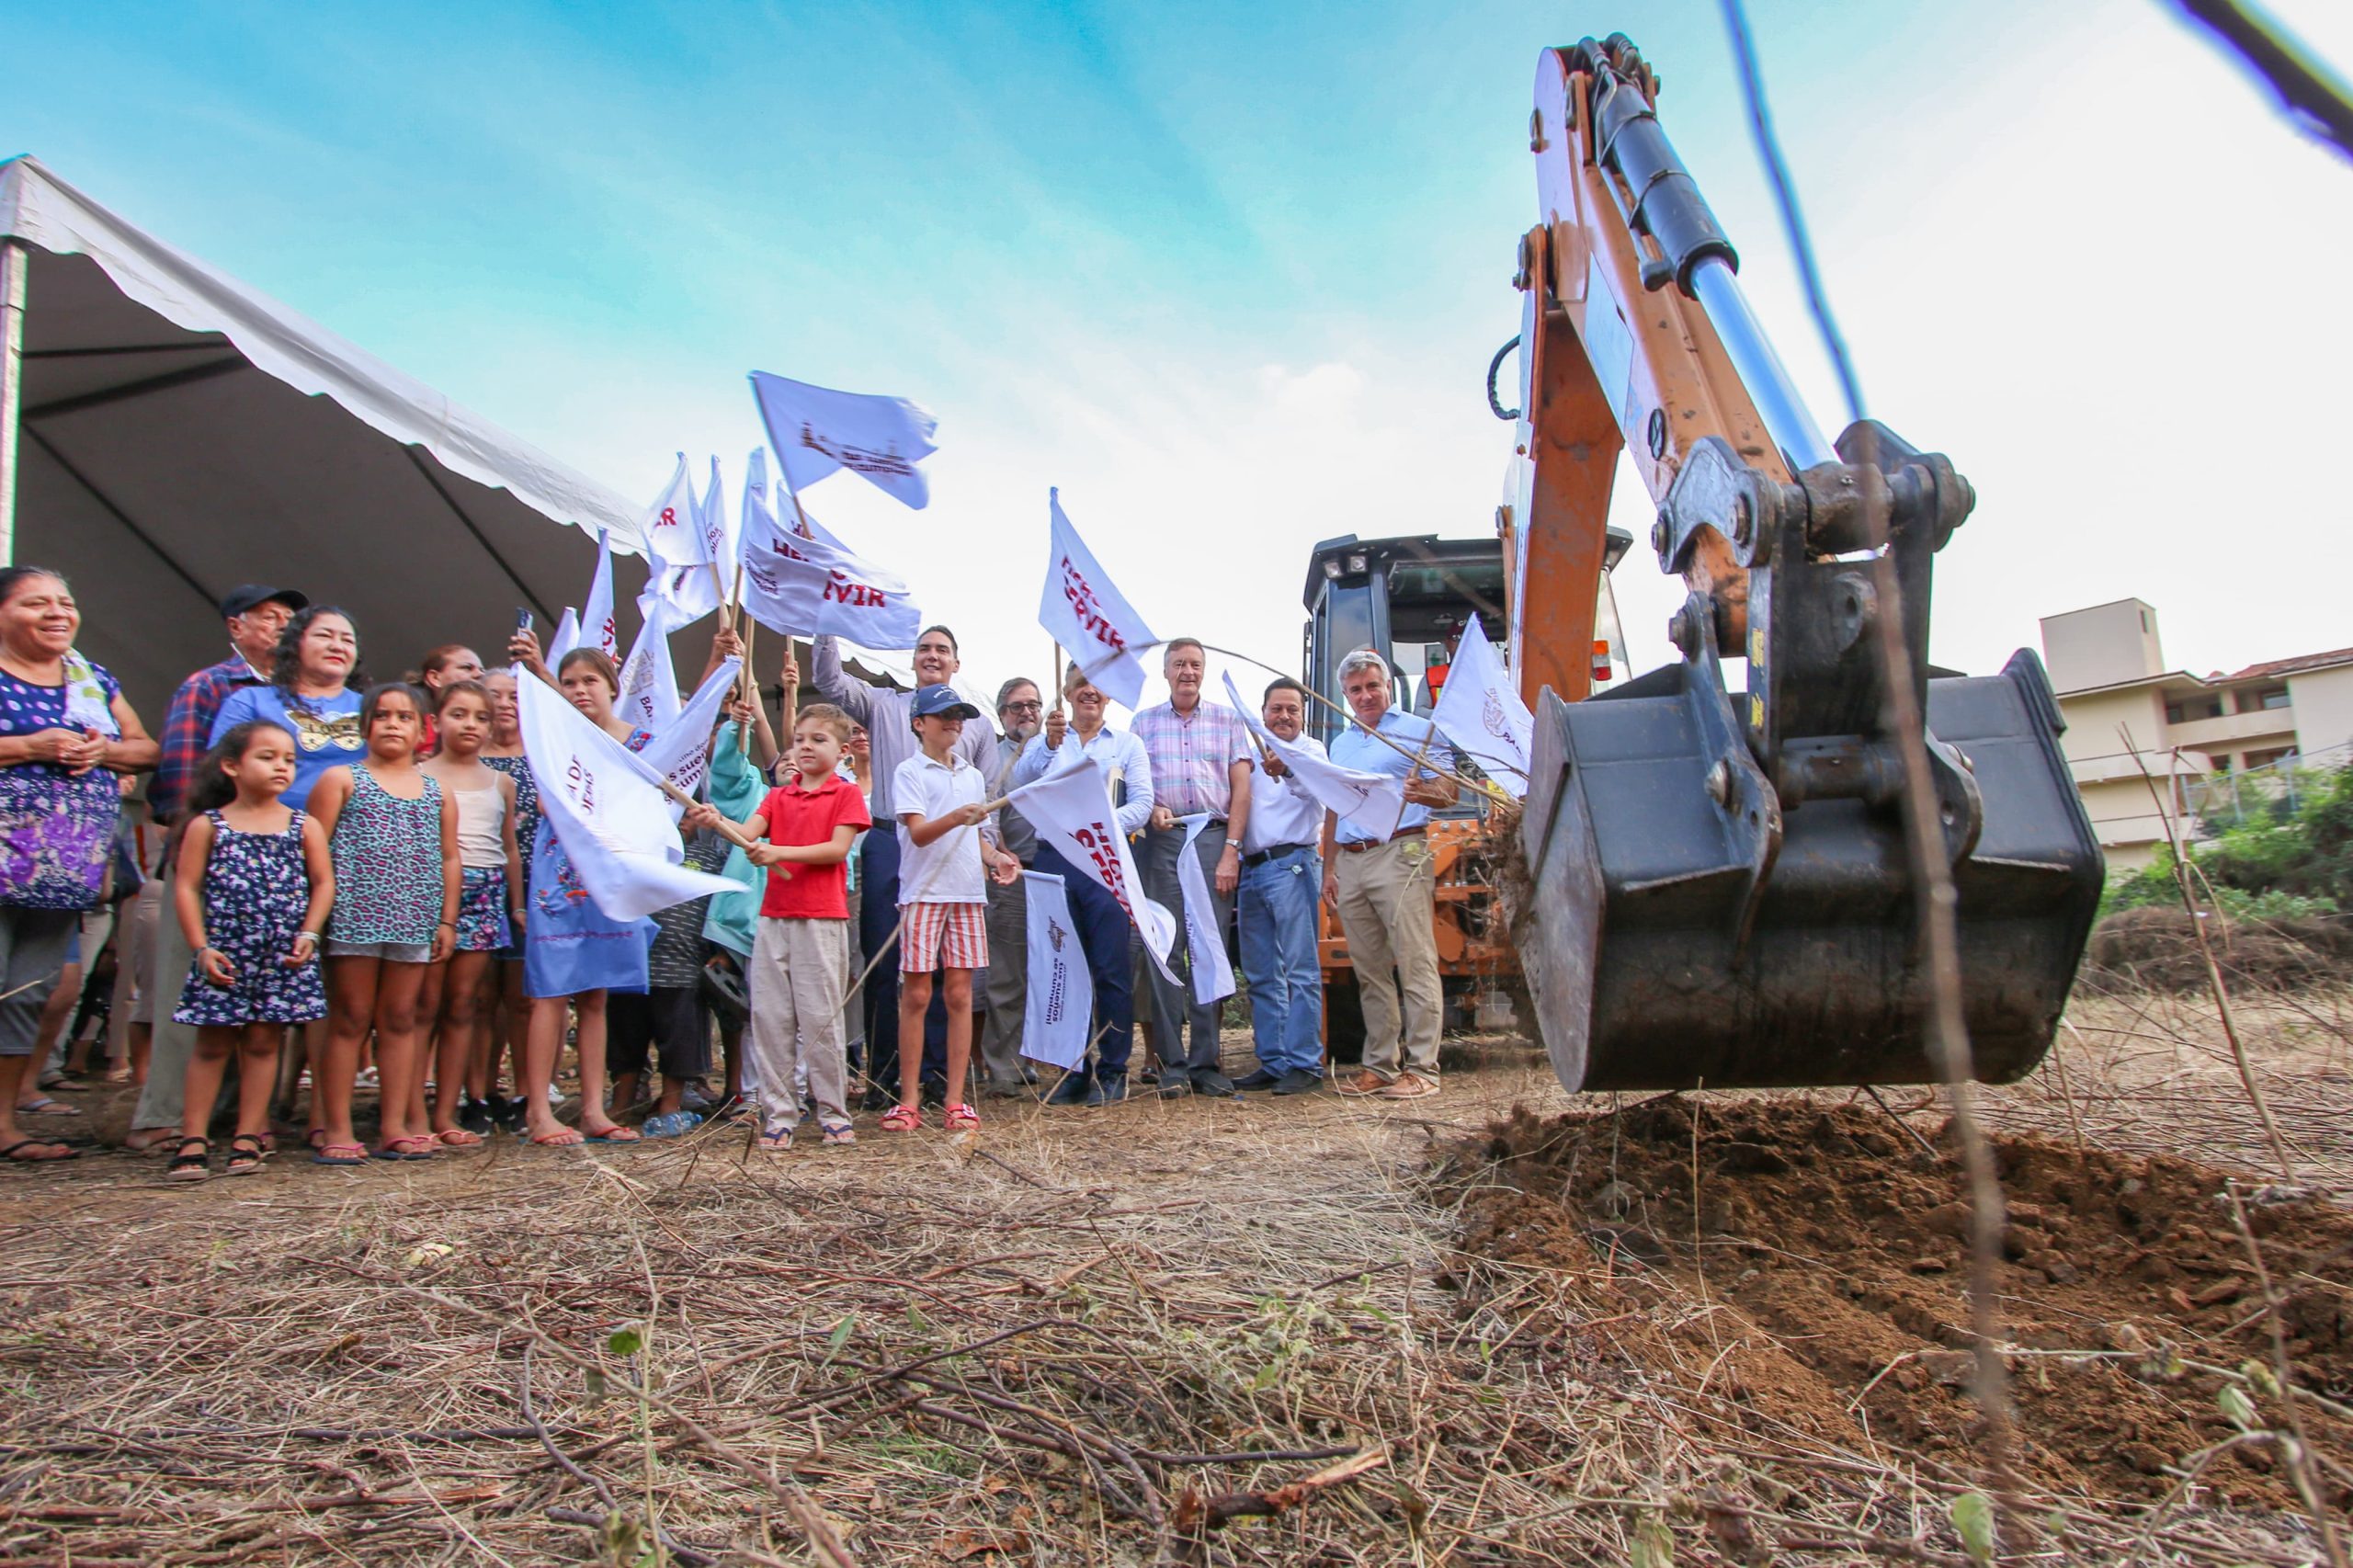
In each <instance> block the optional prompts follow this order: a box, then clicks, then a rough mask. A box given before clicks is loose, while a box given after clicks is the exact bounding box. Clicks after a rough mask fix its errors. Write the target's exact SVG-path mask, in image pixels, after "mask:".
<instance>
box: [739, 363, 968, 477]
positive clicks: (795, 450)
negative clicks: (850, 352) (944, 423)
mask: <svg viewBox="0 0 2353 1568" xmlns="http://www.w3.org/2000/svg"><path fill="white" fill-rule="evenodd" d="M752 395H753V397H755V398H756V399H757V400H758V402H759V405H760V417H761V419H763V420H764V421H766V422H767V427H768V445H770V446H771V447H774V448H775V449H776V460H777V463H778V466H779V467H780V468H782V469H783V470H784V483H785V484H786V485H787V486H788V487H789V488H790V489H793V490H806V489H808V488H809V486H811V485H813V484H814V483H817V482H818V481H819V480H821V479H823V478H824V477H825V476H826V475H827V474H829V473H832V472H834V471H835V469H843V468H846V469H848V470H850V471H851V472H854V473H856V474H858V476H859V477H860V478H862V479H864V480H865V481H866V482H867V483H870V484H871V485H873V486H874V487H875V488H877V489H879V490H881V491H883V492H884V493H886V494H890V495H892V496H895V497H896V498H897V499H899V500H901V501H903V502H904V503H906V505H908V506H913V507H915V508H917V509H918V510H920V509H921V508H923V507H924V506H928V505H929V504H930V502H931V483H930V482H929V481H928V480H926V478H925V477H924V472H923V470H922V469H920V468H918V467H917V466H916V465H917V464H918V463H920V462H922V461H923V460H924V459H926V458H927V457H929V456H931V454H932V453H934V452H936V451H938V446H937V445H935V444H934V443H933V441H932V438H931V437H932V435H933V433H934V432H935V431H937V430H938V428H939V421H938V420H937V419H934V418H933V417H932V416H931V415H930V414H929V412H928V411H926V410H925V409H924V408H922V407H921V406H920V405H918V404H915V403H909V402H908V401H907V400H906V399H905V398H903V397H877V396H873V395H870V394H868V393H863V392H833V391H830V390H828V389H827V388H824V387H813V386H810V385H809V384H808V383H806V382H804V381H787V380H785V379H784V378H783V377H782V376H771V375H769V374H768V373H767V371H765V370H755V371H753V372H752Z"/></svg>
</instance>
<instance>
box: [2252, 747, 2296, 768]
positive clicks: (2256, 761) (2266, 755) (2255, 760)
mask: <svg viewBox="0 0 2353 1568" xmlns="http://www.w3.org/2000/svg"><path fill="white" fill-rule="evenodd" d="M2295 755H2296V748H2295V747H2294V746H2276V747H2274V748H2273V749H2271V750H2269V751H2251V752H2249V753H2247V754H2246V766H2247V767H2270V766H2271V765H2272V764H2273V763H2275V762H2285V761H2288V760H2289V759H2290V758H2292V757H2293V756H2295Z"/></svg>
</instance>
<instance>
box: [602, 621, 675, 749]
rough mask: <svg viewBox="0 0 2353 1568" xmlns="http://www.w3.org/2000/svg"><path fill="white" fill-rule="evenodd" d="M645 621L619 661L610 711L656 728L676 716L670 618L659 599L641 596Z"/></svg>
mask: <svg viewBox="0 0 2353 1568" xmlns="http://www.w3.org/2000/svg"><path fill="white" fill-rule="evenodd" d="M638 608H640V609H642V610H644V611H645V624H644V625H643V626H642V627H640V628H639V629H638V633H637V645H636V646H635V647H633V648H631V650H630V651H629V658H628V660H627V662H626V663H624V664H623V665H621V695H620V701H618V702H616V703H614V704H613V711H614V713H615V714H617V715H619V716H620V718H621V719H622V720H624V721H626V722H629V723H631V724H634V725H636V726H637V727H638V728H639V729H641V730H652V731H659V730H661V729H663V728H664V727H665V726H666V725H667V724H668V723H669V722H670V721H671V720H673V719H676V717H677V716H678V672H677V671H676V669H675V668H673V667H672V665H671V664H670V622H669V619H668V617H667V612H666V608H665V606H663V605H661V604H660V603H654V604H651V605H649V604H648V603H647V602H646V601H645V600H644V599H642V598H641V599H639V601H638Z"/></svg>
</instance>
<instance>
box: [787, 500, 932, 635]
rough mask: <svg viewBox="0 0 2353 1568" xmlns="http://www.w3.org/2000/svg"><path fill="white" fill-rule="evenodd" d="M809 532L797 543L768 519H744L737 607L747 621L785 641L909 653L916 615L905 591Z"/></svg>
mask: <svg viewBox="0 0 2353 1568" xmlns="http://www.w3.org/2000/svg"><path fill="white" fill-rule="evenodd" d="M810 528H811V530H812V532H813V535H814V536H816V537H811V538H805V539H804V538H802V537H801V535H799V534H796V533H790V532H788V531H786V529H785V528H783V526H782V525H780V524H779V523H778V522H777V521H776V519H775V518H773V517H753V518H746V519H745V526H744V539H743V546H744V608H745V610H746V611H748V612H749V613H750V615H751V617H752V619H755V620H756V621H758V622H759V623H760V624H761V625H762V626H765V627H767V629H768V630H769V631H781V632H784V633H785V634H786V635H788V636H799V637H839V638H842V639H844V640H845V641H847V642H855V643H856V644H858V646H859V647H861V648H872V649H876V650H878V651H881V650H888V649H893V648H912V647H914V646H915V639H916V637H917V636H918V635H920V634H921V632H922V631H923V611H922V610H921V609H920V608H917V607H916V605H915V600H914V599H913V598H912V597H909V596H908V593H907V585H906V584H905V583H904V581H902V580H901V579H900V578H898V577H895V576H893V575H892V574H890V573H888V572H885V571H884V570H882V568H881V567H880V566H877V565H875V564H874V563H873V562H870V561H866V560H862V559H860V558H859V557H858V556H857V555H854V554H852V553H851V552H850V551H847V550H845V549H843V548H842V546H841V543H840V541H838V540H835V539H834V538H833V536H831V535H830V534H826V533H825V532H824V530H823V529H822V528H817V526H816V525H815V524H814V523H812V524H811V525H810Z"/></svg>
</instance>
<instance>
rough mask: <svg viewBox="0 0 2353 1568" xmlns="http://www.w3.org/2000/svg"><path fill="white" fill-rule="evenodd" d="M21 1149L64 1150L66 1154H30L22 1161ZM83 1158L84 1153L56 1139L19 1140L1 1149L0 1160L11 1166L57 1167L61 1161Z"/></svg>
mask: <svg viewBox="0 0 2353 1568" xmlns="http://www.w3.org/2000/svg"><path fill="white" fill-rule="evenodd" d="M19 1149H63V1150H65V1153H62V1154H28V1155H26V1156H24V1157H23V1158H21V1159H20V1158H18V1157H17V1150H19ZM81 1157H82V1151H80V1150H79V1149H74V1148H71V1147H68V1146H67V1145H65V1144H63V1143H60V1142H58V1141H57V1140H56V1139H54V1138H19V1139H17V1141H16V1142H14V1143H11V1144H9V1145H8V1146H7V1147H6V1148H5V1149H0V1160H6V1161H7V1162H8V1163H9V1164H10V1165H55V1164H56V1163H57V1162H58V1161H60V1160H78V1159H80V1158H81Z"/></svg>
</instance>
